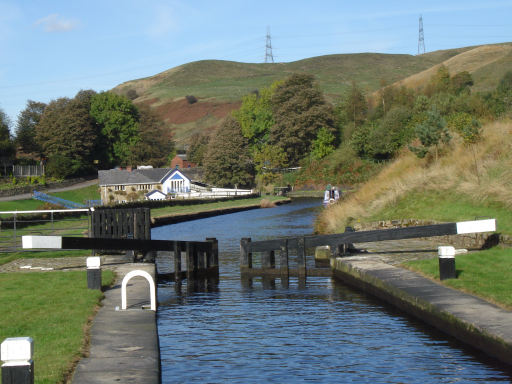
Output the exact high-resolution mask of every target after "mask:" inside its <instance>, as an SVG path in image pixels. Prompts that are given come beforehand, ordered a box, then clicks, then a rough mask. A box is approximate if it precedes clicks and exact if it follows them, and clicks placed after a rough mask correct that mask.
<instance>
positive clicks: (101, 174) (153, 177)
mask: <svg viewBox="0 0 512 384" xmlns="http://www.w3.org/2000/svg"><path fill="white" fill-rule="evenodd" d="M175 169H177V168H148V169H134V170H132V171H128V170H125V169H109V170H105V171H98V178H99V184H100V185H131V184H157V183H160V182H161V181H162V179H164V178H165V176H166V175H167V174H168V173H170V172H172V171H174V170H175ZM179 171H180V172H181V173H182V174H183V175H185V176H186V177H187V178H189V179H190V180H191V181H196V180H197V181H200V180H201V179H202V171H201V170H198V169H196V168H187V169H179Z"/></svg>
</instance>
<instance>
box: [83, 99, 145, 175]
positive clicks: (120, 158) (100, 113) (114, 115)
mask: <svg viewBox="0 0 512 384" xmlns="http://www.w3.org/2000/svg"><path fill="white" fill-rule="evenodd" d="M90 113H91V116H92V117H93V118H94V120H95V122H96V124H98V126H99V128H100V132H101V135H102V140H103V142H104V144H105V146H106V151H107V152H106V153H107V156H108V160H109V161H110V163H111V164H120V165H126V164H128V163H129V162H130V160H131V159H132V158H133V156H132V151H133V148H134V146H135V145H136V144H137V143H138V141H139V140H140V137H139V123H138V121H139V112H138V110H137V108H136V107H135V106H134V105H133V103H132V102H131V101H130V100H129V99H128V98H126V97H124V96H120V95H116V94H115V93H112V92H102V93H98V94H96V95H94V96H92V98H91V112H90Z"/></svg>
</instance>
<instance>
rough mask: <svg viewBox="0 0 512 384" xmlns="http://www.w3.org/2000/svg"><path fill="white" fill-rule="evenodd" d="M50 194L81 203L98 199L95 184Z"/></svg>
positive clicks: (98, 195) (97, 190)
mask: <svg viewBox="0 0 512 384" xmlns="http://www.w3.org/2000/svg"><path fill="white" fill-rule="evenodd" d="M50 195H52V196H57V197H60V198H61V199H65V200H70V201H74V202H75V203H80V204H83V203H84V202H85V201H86V200H99V199H100V192H99V186H98V185H97V184H95V185H90V186H88V187H85V188H80V189H75V190H73V191H65V192H55V193H50Z"/></svg>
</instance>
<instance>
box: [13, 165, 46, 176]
mask: <svg viewBox="0 0 512 384" xmlns="http://www.w3.org/2000/svg"><path fill="white" fill-rule="evenodd" d="M12 175H13V176H15V177H28V176H43V175H44V165H13V166H12Z"/></svg>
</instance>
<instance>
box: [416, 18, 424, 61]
mask: <svg viewBox="0 0 512 384" xmlns="http://www.w3.org/2000/svg"><path fill="white" fill-rule="evenodd" d="M422 53H425V36H424V35H423V16H421V15H420V28H419V35H418V55H421V54H422Z"/></svg>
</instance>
